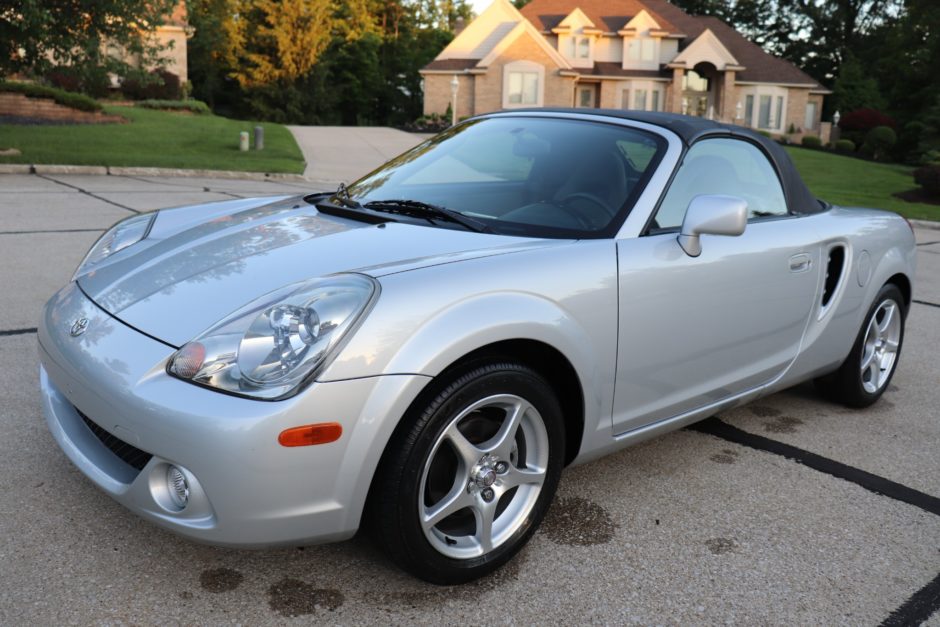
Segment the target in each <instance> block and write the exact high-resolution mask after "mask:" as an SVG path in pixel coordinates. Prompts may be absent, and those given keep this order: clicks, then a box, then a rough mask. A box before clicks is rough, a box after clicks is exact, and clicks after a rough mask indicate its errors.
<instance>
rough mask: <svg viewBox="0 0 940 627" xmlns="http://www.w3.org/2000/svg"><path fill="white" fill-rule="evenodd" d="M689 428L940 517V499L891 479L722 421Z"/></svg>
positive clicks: (717, 420)
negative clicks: (786, 460) (782, 458)
mask: <svg viewBox="0 0 940 627" xmlns="http://www.w3.org/2000/svg"><path fill="white" fill-rule="evenodd" d="M688 428H689V429H691V430H693V431H699V432H700V433H706V434H708V435H713V436H715V437H718V438H721V439H723V440H727V441H729V442H734V443H735V444H741V445H743V446H747V447H750V448H753V449H757V450H759V451H764V452H767V453H774V454H775V455H780V456H782V457H786V458H787V459H790V460H793V461H795V462H797V463H799V464H803V465H804V466H808V467H810V468H812V469H813V470H818V471H819V472H823V473H826V474H827V475H832V476H833V477H837V478H839V479H843V480H845V481H848V482H850V483H854V484H855V485H857V486H859V487H862V488H865V489H866V490H869V491H871V492H874V493H875V494H880V495H882V496H887V497H888V498H892V499H895V500H897V501H901V502H903V503H907V504H908V505H913V506H914V507H919V508H920V509H922V510H924V511H925V512H929V513H931V514H935V515H937V516H940V498H937V497H936V496H931V495H930V494H926V493H924V492H921V491H919V490H915V489H914V488H909V487H907V486H906V485H902V484H900V483H895V482H894V481H891V480H890V479H885V478H884V477H879V476H878V475H873V474H871V473H870V472H865V471H864V470H860V469H858V468H854V467H852V466H848V465H846V464H843V463H841V462H837V461H835V460H833V459H829V458H828V457H823V456H822V455H817V454H816V453H811V452H809V451H807V450H804V449H801V448H797V447H795V446H791V445H790V444H784V443H783V442H779V441H777V440H771V439H770V438H765V437H764V436H762V435H757V434H754V433H748V432H747V431H744V430H743V429H738V428H737V427H734V426H732V425H729V424H728V423H726V422H723V421H721V420H719V419H718V418H709V419H708V420H704V421H702V422H698V423H695V424H694V425H690V426H689V427H688Z"/></svg>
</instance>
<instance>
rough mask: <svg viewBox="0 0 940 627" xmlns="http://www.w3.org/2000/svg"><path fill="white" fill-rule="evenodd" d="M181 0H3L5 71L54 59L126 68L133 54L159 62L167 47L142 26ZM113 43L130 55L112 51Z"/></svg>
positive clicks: (0, 22)
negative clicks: (109, 51)
mask: <svg viewBox="0 0 940 627" xmlns="http://www.w3.org/2000/svg"><path fill="white" fill-rule="evenodd" d="M176 3H177V0H0V76H6V75H9V74H14V73H26V74H34V75H42V74H45V73H46V72H47V71H48V70H49V69H50V68H51V67H53V66H55V65H67V66H72V67H76V68H78V67H105V68H107V69H110V70H112V71H116V72H118V73H123V71H124V70H126V69H127V64H126V62H124V61H123V58H124V57H126V56H128V55H130V56H135V57H137V58H138V59H140V60H141V61H142V62H143V63H144V64H151V65H157V64H158V59H157V57H158V55H159V52H160V51H161V50H162V48H161V47H160V46H159V45H157V44H156V43H155V42H154V41H152V40H151V39H150V38H148V37H146V36H142V34H141V31H145V32H146V31H149V30H152V29H154V28H156V27H157V26H159V25H160V24H161V23H162V22H163V19H164V17H165V16H166V15H168V14H169V13H170V11H172V9H173V7H174V6H175V5H176ZM109 47H119V48H122V49H123V50H124V51H125V53H127V54H125V55H121V57H122V58H117V56H116V55H109V54H107V50H108V48H109Z"/></svg>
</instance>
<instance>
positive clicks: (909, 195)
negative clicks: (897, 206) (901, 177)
mask: <svg viewBox="0 0 940 627" xmlns="http://www.w3.org/2000/svg"><path fill="white" fill-rule="evenodd" d="M894 196H895V197H897V198H900V199H901V200H906V201H907V202H922V203H924V204H927V205H940V198H936V197H934V196H931V195H929V194H928V193H927V192H925V191H924V190H923V188H920V187H918V188H917V189H911V190H908V191H906V192H898V193H896V194H895V195H894Z"/></svg>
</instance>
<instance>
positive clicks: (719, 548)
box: [705, 538, 738, 555]
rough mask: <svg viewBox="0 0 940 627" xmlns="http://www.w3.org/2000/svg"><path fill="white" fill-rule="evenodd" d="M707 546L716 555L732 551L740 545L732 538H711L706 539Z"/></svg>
mask: <svg viewBox="0 0 940 627" xmlns="http://www.w3.org/2000/svg"><path fill="white" fill-rule="evenodd" d="M705 546H706V547H708V550H709V551H711V552H712V553H713V554H714V555H724V554H725V553H731V552H732V551H734V550H735V549H736V548H737V547H738V545H737V543H736V542H735V541H734V540H732V539H730V538H710V539H708V540H705Z"/></svg>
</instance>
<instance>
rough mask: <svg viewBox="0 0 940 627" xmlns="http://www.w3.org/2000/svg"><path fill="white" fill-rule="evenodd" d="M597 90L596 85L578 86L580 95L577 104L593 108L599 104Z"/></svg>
mask: <svg viewBox="0 0 940 627" xmlns="http://www.w3.org/2000/svg"><path fill="white" fill-rule="evenodd" d="M596 92H597V89H596V87H595V86H594V85H586V86H582V87H578V96H577V100H576V101H575V104H576V105H577V106H579V107H584V108H591V109H593V108H594V107H596V106H597V104H596V103H597V99H596V97H595V95H596Z"/></svg>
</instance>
